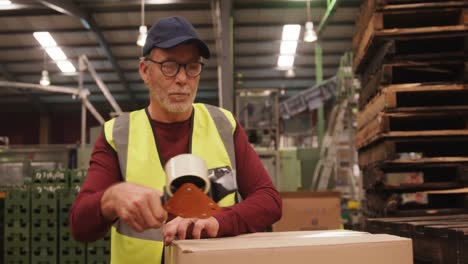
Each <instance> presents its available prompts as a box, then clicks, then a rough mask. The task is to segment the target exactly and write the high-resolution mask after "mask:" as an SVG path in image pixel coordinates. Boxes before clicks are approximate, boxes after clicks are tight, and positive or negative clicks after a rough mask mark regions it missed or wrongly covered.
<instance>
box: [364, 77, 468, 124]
mask: <svg viewBox="0 0 468 264" xmlns="http://www.w3.org/2000/svg"><path fill="white" fill-rule="evenodd" d="M375 90H376V91H375V94H376V96H371V95H366V94H365V93H364V92H363V93H361V96H360V98H359V99H360V104H362V105H363V107H362V108H361V112H359V113H358V115H357V122H358V129H359V130H360V129H363V127H364V126H366V125H367V124H369V123H370V122H371V121H372V120H374V119H376V118H377V117H378V115H379V114H380V113H382V112H434V111H465V110H467V109H468V103H467V102H468V84H424V83H412V84H399V85H389V86H380V87H376V88H375ZM365 97H372V99H367V100H366V99H365ZM365 100H366V101H365Z"/></svg>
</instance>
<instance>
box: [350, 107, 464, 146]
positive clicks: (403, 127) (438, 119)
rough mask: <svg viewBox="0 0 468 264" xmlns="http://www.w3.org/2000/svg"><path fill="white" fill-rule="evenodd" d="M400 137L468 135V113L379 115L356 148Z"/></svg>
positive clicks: (364, 130) (361, 134) (360, 136)
mask: <svg viewBox="0 0 468 264" xmlns="http://www.w3.org/2000/svg"><path fill="white" fill-rule="evenodd" d="M467 106H468V105H467ZM399 135H402V136H418V135H468V110H465V111H445V112H425V113H385V112H380V113H379V114H378V115H377V117H376V118H374V119H373V120H371V121H370V122H369V123H368V124H367V125H366V126H365V127H361V129H360V130H359V131H358V133H357V135H356V145H357V146H358V147H363V146H366V145H368V144H371V143H372V142H373V141H375V140H378V139H379V138H381V137H394V136H399Z"/></svg>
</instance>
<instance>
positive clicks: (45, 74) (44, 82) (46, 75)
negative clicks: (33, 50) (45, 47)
mask: <svg viewBox="0 0 468 264" xmlns="http://www.w3.org/2000/svg"><path fill="white" fill-rule="evenodd" d="M46 59H47V57H46V52H45V51H44V65H43V68H42V69H43V70H42V74H41V79H40V80H39V84H40V85H43V86H48V85H50V79H49V72H48V71H47V60H46Z"/></svg>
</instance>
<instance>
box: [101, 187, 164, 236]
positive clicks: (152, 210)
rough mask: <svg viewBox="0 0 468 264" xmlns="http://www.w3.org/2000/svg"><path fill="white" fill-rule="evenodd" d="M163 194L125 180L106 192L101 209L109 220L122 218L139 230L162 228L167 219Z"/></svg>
mask: <svg viewBox="0 0 468 264" xmlns="http://www.w3.org/2000/svg"><path fill="white" fill-rule="evenodd" d="M161 196H162V193H161V192H160V191H158V190H155V189H151V188H148V187H145V186H142V185H138V184H134V183H129V182H123V183H119V184H116V185H113V186H112V187H110V188H109V189H107V190H106V191H105V192H104V195H103V196H102V198H101V211H102V214H103V215H104V217H105V218H107V219H108V220H115V219H116V218H120V220H122V221H124V222H125V223H126V224H127V225H129V226H130V227H131V228H132V229H134V230H135V231H137V232H143V231H145V230H146V229H150V228H160V227H161V226H162V225H163V223H164V222H165V221H166V219H167V212H166V211H165V210H164V208H163V207H162V205H161Z"/></svg>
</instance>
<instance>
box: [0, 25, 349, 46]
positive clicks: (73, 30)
mask: <svg viewBox="0 0 468 264" xmlns="http://www.w3.org/2000/svg"><path fill="white" fill-rule="evenodd" d="M291 22H294V21H291ZM314 22H315V23H318V22H319V21H314ZM283 25H284V23H279V22H261V23H257V22H238V23H235V24H234V28H235V29H246V28H264V27H282V26H283ZM147 26H148V27H151V25H147ZM193 26H194V27H195V28H196V29H197V30H200V29H211V28H213V25H212V24H211V23H208V24H206V23H205V24H193ZM328 26H338V27H339V26H349V27H354V20H349V21H331V22H329V24H328ZM138 27H139V25H127V26H107V27H100V28H99V30H100V31H101V32H111V31H138ZM44 30H47V31H48V32H50V33H53V34H57V33H59V34H60V33H86V32H89V30H87V29H86V28H82V27H74V28H52V29H44ZM35 31H37V30H34V29H15V30H0V35H20V34H25V35H29V34H32V33H34V32H35ZM213 41H214V40H213Z"/></svg>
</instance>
